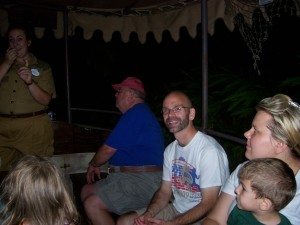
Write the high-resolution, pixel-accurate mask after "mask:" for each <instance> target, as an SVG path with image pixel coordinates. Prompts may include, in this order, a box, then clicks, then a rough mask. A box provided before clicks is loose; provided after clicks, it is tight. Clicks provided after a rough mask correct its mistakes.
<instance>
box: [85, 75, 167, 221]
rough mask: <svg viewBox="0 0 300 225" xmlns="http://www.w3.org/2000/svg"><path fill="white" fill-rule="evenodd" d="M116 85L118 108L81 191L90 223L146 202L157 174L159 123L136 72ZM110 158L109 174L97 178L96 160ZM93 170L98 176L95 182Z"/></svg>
mask: <svg viewBox="0 0 300 225" xmlns="http://www.w3.org/2000/svg"><path fill="white" fill-rule="evenodd" d="M112 87H113V88H114V89H115V90H117V93H116V94H115V97H116V107H117V108H118V109H119V110H120V111H121V113H122V114H123V115H122V117H121V118H120V120H119V122H118V123H117V125H116V126H115V128H114V129H113V130H112V132H111V134H110V135H109V137H108V138H107V140H106V141H105V143H104V144H103V145H102V146H101V147H100V148H99V149H98V151H97V152H96V154H95V155H94V157H93V158H92V160H91V162H90V163H89V167H88V171H87V183H88V184H86V185H85V186H84V187H83V188H82V191H81V200H82V202H83V205H84V209H85V212H86V215H87V216H88V218H89V220H90V222H91V224H93V225H100V224H103V225H113V224H115V221H114V219H113V218H112V216H111V213H115V214H117V215H121V214H124V213H127V212H129V211H132V210H136V209H139V208H141V207H146V206H147V205H148V203H149V202H150V200H151V198H152V196H153V194H154V192H155V191H156V190H157V189H158V188H159V186H160V182H161V177H162V166H163V153H164V148H165V146H164V140H163V134H162V130H161V127H160V125H159V123H158V120H157V118H156V117H155V115H154V114H153V113H152V111H151V109H150V108H149V106H147V104H145V95H146V92H145V89H144V85H143V83H142V81H141V80H140V79H138V78H136V77H127V78H126V79H125V80H124V81H122V82H121V83H120V84H113V85H112ZM107 161H108V162H109V165H110V166H109V175H108V176H107V177H106V178H105V179H100V170H99V166H101V165H103V164H105V163H106V162H107ZM95 176H97V177H98V178H99V179H100V180H99V181H97V182H95Z"/></svg>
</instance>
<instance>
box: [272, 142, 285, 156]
mask: <svg viewBox="0 0 300 225" xmlns="http://www.w3.org/2000/svg"><path fill="white" fill-rule="evenodd" d="M287 149H288V146H287V144H286V143H285V142H283V141H277V143H276V145H275V151H276V153H277V154H280V153H282V152H284V151H286V150H287Z"/></svg>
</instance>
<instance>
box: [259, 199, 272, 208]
mask: <svg viewBox="0 0 300 225" xmlns="http://www.w3.org/2000/svg"><path fill="white" fill-rule="evenodd" d="M259 207H260V210H262V211H268V210H270V209H271V208H272V207H273V203H272V201H271V200H270V199H268V198H263V199H261V202H260V204H259Z"/></svg>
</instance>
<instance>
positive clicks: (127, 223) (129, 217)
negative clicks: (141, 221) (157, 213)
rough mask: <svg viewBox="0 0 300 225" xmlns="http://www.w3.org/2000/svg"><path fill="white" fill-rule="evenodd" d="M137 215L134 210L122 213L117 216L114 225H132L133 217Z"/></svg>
mask: <svg viewBox="0 0 300 225" xmlns="http://www.w3.org/2000/svg"><path fill="white" fill-rule="evenodd" d="M137 217H138V214H137V213H136V212H130V213H126V214H123V215H121V216H120V217H119V218H118V220H117V223H116V225H133V223H134V219H135V218H137Z"/></svg>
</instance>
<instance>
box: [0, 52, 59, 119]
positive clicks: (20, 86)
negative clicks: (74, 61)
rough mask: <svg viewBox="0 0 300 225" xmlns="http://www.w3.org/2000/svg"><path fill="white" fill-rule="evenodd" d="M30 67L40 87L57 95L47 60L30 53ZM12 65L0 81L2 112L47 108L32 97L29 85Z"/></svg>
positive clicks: (15, 112)
mask: <svg viewBox="0 0 300 225" xmlns="http://www.w3.org/2000/svg"><path fill="white" fill-rule="evenodd" d="M28 64H29V65H28V67H29V68H31V69H32V76H33V80H34V81H35V82H36V83H37V84H38V85H39V87H40V88H42V89H43V90H45V91H46V92H48V93H50V94H52V98H55V97H56V90H55V85H54V81H53V76H52V69H51V67H50V66H49V64H48V63H47V62H44V61H42V60H39V59H37V58H36V57H35V56H34V55H33V54H30V59H29V62H28ZM16 69H17V68H16V66H15V65H12V66H11V68H10V69H9V71H8V72H7V73H6V74H5V76H4V77H3V79H2V81H1V82H0V114H11V113H13V114H22V113H30V112H36V111H40V110H43V109H47V107H46V106H44V105H41V104H39V103H38V102H37V101H35V99H34V98H33V97H32V95H31V93H30V91H29V89H28V87H27V85H26V84H25V83H24V81H23V80H21V79H20V78H19V76H18V75H17V73H16Z"/></svg>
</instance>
